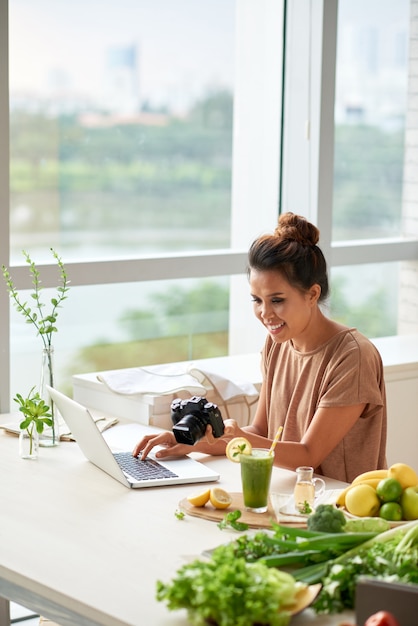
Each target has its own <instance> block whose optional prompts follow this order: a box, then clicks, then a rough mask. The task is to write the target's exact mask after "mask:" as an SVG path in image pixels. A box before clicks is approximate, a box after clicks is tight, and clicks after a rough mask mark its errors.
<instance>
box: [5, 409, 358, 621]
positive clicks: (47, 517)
mask: <svg viewBox="0 0 418 626" xmlns="http://www.w3.org/2000/svg"><path fill="white" fill-rule="evenodd" d="M10 417H11V416H10V415H2V416H0V423H7V422H9V421H10ZM114 428H119V427H118V426H116V427H114ZM112 430H113V429H110V430H109V431H107V433H108V434H107V436H108V437H110V439H111V434H110V433H111V431H112ZM133 444H134V442H130V447H132V446H133ZM199 458H201V459H202V462H204V463H207V464H208V465H210V466H211V467H213V468H214V469H215V470H216V471H218V472H219V473H220V475H221V478H220V481H219V483H218V485H219V486H220V487H222V488H224V489H226V490H228V491H231V492H236V491H240V473H239V465H238V464H234V463H231V462H230V461H228V460H227V459H225V458H224V457H209V456H204V457H203V456H201V457H199ZM294 481H295V474H294V472H290V471H287V470H282V469H279V468H274V471H273V477H272V485H271V489H272V491H273V492H275V493H291V492H292V489H293V484H294ZM327 486H328V488H339V487H341V486H343V485H342V484H341V483H338V482H337V481H333V480H327ZM201 489H202V485H180V486H170V487H159V488H145V489H135V490H134V489H128V488H126V487H124V486H123V485H121V484H120V483H118V482H117V481H116V480H114V479H112V478H111V477H110V476H108V475H107V474H105V473H103V472H102V471H101V470H99V469H98V468H96V467H95V466H94V465H92V464H91V463H89V462H88V461H87V460H86V459H85V457H84V456H83V454H82V453H81V451H80V449H79V447H78V445H77V444H76V443H70V442H63V443H61V444H60V445H59V446H58V447H56V448H41V449H40V456H39V458H38V460H37V461H28V460H22V459H20V458H19V454H18V438H17V437H16V436H15V435H11V434H9V433H6V432H5V431H4V430H2V429H0V494H1V502H2V506H1V511H2V513H1V525H0V595H1V596H3V597H5V598H8V599H10V600H13V601H15V602H17V603H18V604H21V605H23V606H27V607H28V608H30V609H33V610H35V611H37V612H39V613H41V614H44V615H46V616H47V617H49V618H50V619H54V620H56V621H57V622H59V623H60V624H61V626H75V625H76V626H97V625H100V626H139V625H142V624H150V625H152V626H160V625H165V626H170V625H171V626H184V625H186V624H188V621H187V617H186V613H185V611H175V612H169V611H168V610H167V608H166V606H165V604H163V603H161V602H157V601H156V599H155V590H156V581H157V580H158V579H160V580H162V581H164V582H167V581H169V580H170V579H171V578H172V577H173V575H174V574H175V572H176V571H177V569H178V568H179V567H180V566H181V565H183V564H184V563H185V562H186V560H187V559H189V558H196V557H198V556H199V555H200V554H201V552H202V550H204V549H210V548H213V547H215V546H217V545H219V544H220V543H224V542H225V541H228V540H230V539H233V538H235V537H236V536H237V535H236V533H234V531H221V530H220V529H219V528H218V526H217V524H216V523H214V522H211V521H207V520H203V519H199V518H197V517H191V516H188V515H186V517H185V518H184V519H183V520H179V519H177V518H176V516H175V511H176V510H177V508H178V503H179V502H180V501H181V500H182V499H183V498H184V497H186V496H188V495H190V493H193V492H196V491H199V490H201ZM343 619H345V620H346V621H351V622H352V623H353V624H354V621H355V620H354V616H353V614H352V613H350V612H347V613H346V614H344V616H343V615H340V616H333V617H324V616H321V617H320V616H316V615H315V614H314V613H313V611H312V610H306V611H304V612H303V613H301V614H300V615H299V616H297V617H295V618H294V619H293V620H292V626H303V625H309V624H310V625H312V626H328V625H329V626H334V625H337V624H340V623H342V621H343ZM0 626H3V622H1V617H0Z"/></svg>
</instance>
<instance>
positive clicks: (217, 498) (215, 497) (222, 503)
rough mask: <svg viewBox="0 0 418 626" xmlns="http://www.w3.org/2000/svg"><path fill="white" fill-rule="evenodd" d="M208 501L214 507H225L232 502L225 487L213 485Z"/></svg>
mask: <svg viewBox="0 0 418 626" xmlns="http://www.w3.org/2000/svg"><path fill="white" fill-rule="evenodd" d="M210 502H211V504H212V505H213V506H214V507H215V509H227V508H228V507H229V506H231V504H232V498H231V496H230V495H229V493H228V492H227V491H225V489H221V488H220V487H214V488H213V489H211V490H210Z"/></svg>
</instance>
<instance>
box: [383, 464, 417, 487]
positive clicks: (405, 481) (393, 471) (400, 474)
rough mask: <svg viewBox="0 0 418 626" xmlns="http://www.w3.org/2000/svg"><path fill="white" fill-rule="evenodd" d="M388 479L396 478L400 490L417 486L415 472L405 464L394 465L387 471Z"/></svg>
mask: <svg viewBox="0 0 418 626" xmlns="http://www.w3.org/2000/svg"><path fill="white" fill-rule="evenodd" d="M388 478H396V480H398V481H399V482H400V483H401V486H402V489H406V488H407V487H415V485H418V475H417V473H416V471H415V470H414V469H413V468H412V467H410V465H406V463H394V464H393V465H391V466H390V467H389V469H388Z"/></svg>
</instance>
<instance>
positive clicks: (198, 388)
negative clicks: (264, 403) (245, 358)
mask: <svg viewBox="0 0 418 626" xmlns="http://www.w3.org/2000/svg"><path fill="white" fill-rule="evenodd" d="M97 378H98V380H99V381H100V382H102V383H104V384H105V385H106V386H107V387H108V388H109V389H110V390H111V391H113V392H115V393H119V394H126V395H135V394H151V395H168V394H173V393H178V392H180V391H187V392H189V393H190V394H191V395H200V396H204V395H205V394H206V393H207V391H209V390H214V391H215V393H216V394H217V396H219V398H220V400H222V401H223V402H228V401H230V400H232V399H234V398H239V397H244V398H246V399H247V401H249V404H251V403H252V402H254V401H256V400H257V399H258V391H257V388H256V387H255V386H254V385H253V384H252V383H251V382H248V381H242V380H238V379H237V380H230V379H227V378H224V377H223V376H220V375H219V374H217V373H215V372H209V371H206V370H205V371H203V370H200V369H198V368H196V367H194V366H193V364H192V363H190V364H184V365H183V364H182V365H179V364H178V363H177V364H176V363H171V364H170V363H168V364H165V365H151V366H149V367H146V368H144V367H134V368H128V369H120V370H111V371H107V372H100V374H98V375H97Z"/></svg>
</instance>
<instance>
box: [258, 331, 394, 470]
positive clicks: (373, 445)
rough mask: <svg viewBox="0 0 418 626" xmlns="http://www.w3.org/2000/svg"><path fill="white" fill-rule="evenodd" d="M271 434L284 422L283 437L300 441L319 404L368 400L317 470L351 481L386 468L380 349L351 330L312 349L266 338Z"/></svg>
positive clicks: (383, 387) (269, 426)
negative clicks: (298, 348)
mask: <svg viewBox="0 0 418 626" xmlns="http://www.w3.org/2000/svg"><path fill="white" fill-rule="evenodd" d="M262 367H263V374H264V379H265V381H266V402H267V416H268V418H267V421H268V436H269V438H273V437H274V434H275V433H276V431H277V429H278V427H279V426H283V434H282V441H300V440H301V439H302V437H303V435H304V433H305V432H306V430H307V429H308V426H309V424H310V422H311V420H312V418H313V416H314V414H315V412H316V410H317V408H319V407H338V406H349V405H352V404H360V403H365V404H366V406H365V409H364V411H363V413H362V415H361V416H360V418H359V419H358V420H357V422H356V423H355V425H354V426H353V428H352V429H351V430H350V431H349V433H348V434H347V435H346V436H345V437H344V439H343V440H342V441H340V443H339V444H338V445H337V447H336V448H335V449H334V450H333V451H332V452H331V454H329V455H328V456H327V457H326V458H325V459H324V460H323V462H322V463H321V465H320V466H319V467H316V468H315V472H316V473H318V474H322V475H324V476H328V477H330V478H335V479H337V480H342V481H347V482H351V481H352V480H353V478H355V476H357V475H358V474H360V473H361V472H364V471H367V470H371V469H379V468H384V467H386V430H387V423H386V392H385V383H384V376H383V364H382V359H381V357H380V354H379V352H378V351H377V349H376V347H375V346H374V345H373V344H372V342H371V341H369V340H368V339H367V338H366V337H365V336H364V335H362V334H361V333H360V332H358V331H357V330H356V329H353V328H347V329H345V330H342V331H340V332H339V333H337V334H336V335H334V336H333V337H332V338H331V339H330V340H329V341H327V342H326V343H325V344H323V345H322V346H320V347H319V348H317V349H316V350H313V351H312V352H298V351H297V350H295V348H294V347H293V345H292V343H291V341H286V342H285V343H282V344H280V343H275V342H273V340H272V339H271V337H270V336H268V337H267V339H266V343H265V345H264V348H263V351H262Z"/></svg>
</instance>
